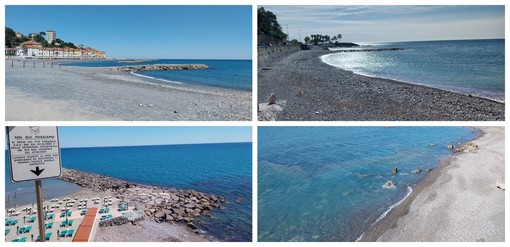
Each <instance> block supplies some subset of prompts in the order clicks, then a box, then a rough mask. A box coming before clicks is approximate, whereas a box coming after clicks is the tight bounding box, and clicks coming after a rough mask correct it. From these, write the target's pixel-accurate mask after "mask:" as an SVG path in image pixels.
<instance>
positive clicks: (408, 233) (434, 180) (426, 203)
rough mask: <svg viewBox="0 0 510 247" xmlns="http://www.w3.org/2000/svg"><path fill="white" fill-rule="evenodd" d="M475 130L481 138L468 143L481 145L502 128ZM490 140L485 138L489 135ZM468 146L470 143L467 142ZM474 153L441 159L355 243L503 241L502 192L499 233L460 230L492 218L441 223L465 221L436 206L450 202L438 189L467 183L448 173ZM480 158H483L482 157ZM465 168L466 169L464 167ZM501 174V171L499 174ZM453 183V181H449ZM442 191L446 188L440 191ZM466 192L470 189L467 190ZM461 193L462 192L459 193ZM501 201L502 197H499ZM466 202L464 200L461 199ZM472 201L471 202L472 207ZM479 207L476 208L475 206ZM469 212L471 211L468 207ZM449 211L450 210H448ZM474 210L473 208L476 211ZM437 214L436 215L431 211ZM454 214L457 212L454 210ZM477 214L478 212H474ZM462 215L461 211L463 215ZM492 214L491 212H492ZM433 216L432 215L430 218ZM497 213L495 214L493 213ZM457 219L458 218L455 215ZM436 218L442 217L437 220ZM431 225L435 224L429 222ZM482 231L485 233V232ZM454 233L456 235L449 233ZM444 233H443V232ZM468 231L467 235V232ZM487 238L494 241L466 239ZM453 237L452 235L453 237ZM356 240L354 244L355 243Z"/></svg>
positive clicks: (469, 216)
mask: <svg viewBox="0 0 510 247" xmlns="http://www.w3.org/2000/svg"><path fill="white" fill-rule="evenodd" d="M473 128H475V129H477V130H478V131H479V132H480V136H479V137H478V138H476V139H474V140H472V141H470V142H475V143H477V144H478V143H483V144H486V143H484V141H486V140H485V139H486V138H494V136H493V135H497V134H501V133H494V132H497V131H498V130H494V129H490V128H501V129H502V130H504V128H502V127H473ZM501 132H503V133H502V135H501V136H496V138H497V137H499V138H503V139H504V131H501ZM489 135H490V137H487V136H489ZM468 143H469V142H468ZM485 148H488V147H487V146H485V147H484V146H482V147H481V149H485ZM489 148H498V147H494V146H492V147H489ZM501 150H502V152H504V148H501ZM478 152H480V151H477V152H474V153H473V152H470V153H463V152H457V153H454V154H453V155H451V156H449V157H447V158H445V159H443V160H441V162H440V164H439V165H438V166H437V168H435V169H433V170H432V171H431V172H430V173H429V174H427V175H426V176H425V177H424V178H423V179H422V180H421V181H419V182H418V183H416V184H414V185H413V187H412V188H413V192H412V193H411V195H410V196H408V197H407V198H405V200H403V201H402V203H400V204H399V205H398V206H397V207H395V208H394V209H392V210H391V211H390V212H389V213H388V214H387V215H386V216H385V217H384V218H382V219H381V220H380V221H378V222H376V223H374V225H373V226H371V227H370V228H369V229H368V230H367V231H366V232H365V233H363V235H361V236H360V237H359V238H358V240H359V241H361V242H375V241H378V242H379V241H383V242H386V241H390V242H396V241H404V242H416V241H427V242H430V241H462V242H468V241H469V242H474V241H490V242H494V241H504V192H502V193H503V195H502V197H503V200H502V205H503V209H502V212H503V221H502V228H503V229H499V232H498V233H493V232H491V230H490V229H487V228H481V229H477V230H481V232H476V233H475V232H474V231H473V229H468V230H471V231H472V232H467V230H466V229H462V227H465V228H472V227H474V226H472V225H473V224H475V223H477V222H478V223H486V224H488V223H487V221H490V220H491V219H486V218H483V219H478V221H477V219H476V215H472V214H471V215H462V216H464V217H467V218H469V219H473V218H475V219H474V220H472V221H474V222H471V225H470V224H467V225H456V227H457V229H454V228H453V227H452V226H451V223H450V222H445V221H444V220H440V219H444V218H447V219H450V220H451V221H458V220H460V221H463V222H464V223H465V222H466V220H462V219H458V217H454V216H452V215H451V214H452V213H451V211H453V210H456V209H451V208H450V207H447V208H441V206H438V205H436V204H439V205H443V206H444V205H450V204H451V202H449V201H448V200H446V202H445V201H444V200H442V199H443V198H444V197H446V196H443V195H440V194H438V192H437V189H441V188H442V187H444V186H446V185H448V184H449V185H451V184H452V183H456V182H458V180H462V183H466V182H465V181H464V180H465V179H466V178H464V177H460V178H459V177H454V176H453V175H451V174H449V173H450V172H451V171H452V170H454V169H460V166H461V165H466V164H464V163H466V162H467V161H466V159H464V157H465V156H466V155H468V154H471V155H477V153H478ZM478 156H483V155H481V154H478ZM459 157H462V159H464V160H463V161H464V162H460V161H459V159H460V158H459ZM482 159H483V158H482ZM502 167H503V171H502V174H500V175H501V176H503V178H504V161H503V165H502ZM466 169H467V168H466ZM499 172H501V171H499ZM452 181H453V182H452ZM492 185H494V186H493V188H492V190H493V191H496V193H497V192H499V191H497V190H499V189H497V188H496V180H495V179H494V181H493V184H492ZM484 186H485V187H489V186H490V185H487V184H484ZM443 190H445V189H443ZM467 190H469V189H467ZM449 192H450V193H455V191H453V190H450V191H449ZM460 193H462V192H460ZM500 199H501V198H500ZM464 200H465V199H464ZM433 203H436V204H434V205H435V207H432V208H430V205H431V204H433ZM472 203H473V202H471V204H472ZM462 204H463V205H465V204H467V207H468V208H469V207H470V206H473V205H469V204H470V203H462ZM474 206H478V205H476V204H475V205H474ZM424 207H426V208H427V209H435V210H433V211H432V212H430V210H427V209H426V210H423V208H424ZM470 209H471V210H470V211H472V210H473V208H470ZM448 210H450V211H448ZM475 210H476V208H475ZM434 211H437V212H434ZM457 211H459V210H458V209H457ZM477 211H479V210H477ZM462 213H463V212H460V214H462ZM492 213H494V212H492ZM429 214H432V215H429ZM496 214H497V213H496ZM457 216H458V215H457ZM438 217H441V218H439V219H438ZM432 222H434V223H435V224H434V223H432ZM484 230H485V232H484ZM452 231H453V232H454V233H455V234H453V233H451V232H452ZM445 232H446V233H445ZM448 232H450V233H448ZM466 232H467V233H466ZM484 234H486V235H489V236H490V237H492V238H494V239H488V240H486V239H485V238H484V237H482V238H476V239H469V237H472V236H473V235H484ZM452 235H455V236H452ZM358 240H357V241H358Z"/></svg>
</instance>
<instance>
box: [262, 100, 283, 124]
mask: <svg viewBox="0 0 510 247" xmlns="http://www.w3.org/2000/svg"><path fill="white" fill-rule="evenodd" d="M285 104H286V102H285V101H277V102H275V103H274V104H269V103H262V104H259V106H258V108H259V111H258V113H259V116H258V119H259V120H260V121H276V120H277V119H278V115H280V114H281V113H282V112H283V108H284V107H285Z"/></svg>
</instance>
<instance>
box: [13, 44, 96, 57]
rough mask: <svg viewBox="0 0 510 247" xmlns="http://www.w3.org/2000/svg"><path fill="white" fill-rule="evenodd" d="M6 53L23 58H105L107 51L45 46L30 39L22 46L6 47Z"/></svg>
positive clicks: (89, 48)
mask: <svg viewBox="0 0 510 247" xmlns="http://www.w3.org/2000/svg"><path fill="white" fill-rule="evenodd" d="M5 55H6V56H7V55H9V56H17V57H21V58H41V59H104V58H106V55H105V52H104V51H100V50H97V49H94V48H91V47H87V48H69V47H66V48H59V47H43V46H42V45H41V44H39V43H37V42H35V41H33V40H29V41H26V42H23V43H21V47H16V48H6V50H5Z"/></svg>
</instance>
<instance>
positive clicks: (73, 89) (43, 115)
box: [5, 60, 252, 121]
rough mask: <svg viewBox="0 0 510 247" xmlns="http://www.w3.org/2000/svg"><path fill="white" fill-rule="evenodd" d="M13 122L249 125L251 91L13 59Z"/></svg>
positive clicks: (9, 72) (9, 93)
mask: <svg viewBox="0 0 510 247" xmlns="http://www.w3.org/2000/svg"><path fill="white" fill-rule="evenodd" d="M5 71H6V73H5V99H6V108H5V109H6V110H5V117H6V120H7V121H49V120H51V121H67V120H82V121H83V120H104V121H110V120H113V121H115V120H128V121H139V120H143V121H207V120H215V121H248V120H251V117H252V107H251V105H252V100H251V99H252V96H251V92H248V91H241V90H233V89H223V88H215V87H206V86H203V87H201V86H193V85H179V84H167V85H163V84H162V83H161V82H160V81H157V80H153V79H149V78H142V77H138V76H134V75H131V74H130V73H129V72H125V71H114V70H112V69H111V68H104V67H103V68H99V67H95V68H92V67H77V66H62V67H61V68H59V67H58V66H57V65H56V64H55V65H54V68H51V65H49V63H48V62H46V66H45V68H43V67H42V61H36V65H35V68H33V61H28V62H27V63H26V67H25V68H23V62H22V61H21V60H20V61H19V62H18V60H15V62H14V67H11V62H10V60H6V65H5Z"/></svg>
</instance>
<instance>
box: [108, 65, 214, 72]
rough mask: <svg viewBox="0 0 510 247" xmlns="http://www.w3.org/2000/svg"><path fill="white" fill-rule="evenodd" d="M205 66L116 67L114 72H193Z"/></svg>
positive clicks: (205, 66) (205, 67)
mask: <svg viewBox="0 0 510 247" xmlns="http://www.w3.org/2000/svg"><path fill="white" fill-rule="evenodd" d="M207 68H209V66H207V64H153V65H139V66H123V67H116V68H114V70H118V71H146V70H194V69H207Z"/></svg>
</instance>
